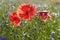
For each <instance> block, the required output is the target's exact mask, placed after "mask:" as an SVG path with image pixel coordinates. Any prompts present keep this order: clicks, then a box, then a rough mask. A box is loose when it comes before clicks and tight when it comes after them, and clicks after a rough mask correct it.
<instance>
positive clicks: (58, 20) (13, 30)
mask: <svg viewBox="0 0 60 40" xmlns="http://www.w3.org/2000/svg"><path fill="white" fill-rule="evenodd" d="M31 2H32V1H31ZM0 3H2V6H1V7H0V36H5V37H6V38H7V40H23V39H24V40H53V39H54V40H60V9H59V8H58V7H57V6H58V5H57V6H56V4H49V5H48V7H43V8H39V7H38V8H37V11H39V10H49V11H50V15H51V16H52V18H51V19H50V20H48V21H47V22H46V23H44V22H42V21H41V20H40V19H39V17H38V16H37V15H35V16H34V18H33V19H32V20H30V21H29V22H27V23H25V20H24V19H22V24H21V25H20V26H19V27H16V26H14V25H13V24H11V23H10V22H9V14H7V13H6V11H8V10H9V11H16V9H17V7H18V6H19V5H20V4H21V2H20V0H10V1H9V0H0ZM31 4H36V5H37V4H41V5H43V4H45V3H42V2H40V3H37V2H32V3H31ZM46 4H47V3H46ZM53 13H54V14H53ZM56 14H57V15H56ZM52 32H55V33H54V34H52Z"/></svg>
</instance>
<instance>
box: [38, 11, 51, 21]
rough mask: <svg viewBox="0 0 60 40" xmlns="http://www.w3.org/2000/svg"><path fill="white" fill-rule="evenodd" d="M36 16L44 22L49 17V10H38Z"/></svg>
mask: <svg viewBox="0 0 60 40" xmlns="http://www.w3.org/2000/svg"><path fill="white" fill-rule="evenodd" d="M38 16H39V18H40V19H41V20H42V21H44V22H46V21H47V19H50V18H51V16H50V15H49V12H44V11H43V12H38Z"/></svg>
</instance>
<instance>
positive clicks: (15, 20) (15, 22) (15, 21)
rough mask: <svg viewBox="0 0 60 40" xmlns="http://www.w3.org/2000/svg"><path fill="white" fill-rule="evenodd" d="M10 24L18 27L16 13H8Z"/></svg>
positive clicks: (18, 20)
mask: <svg viewBox="0 0 60 40" xmlns="http://www.w3.org/2000/svg"><path fill="white" fill-rule="evenodd" d="M10 22H11V23H13V24H14V25H16V26H19V25H20V24H21V20H20V18H19V17H18V16H17V14H16V12H11V13H10Z"/></svg>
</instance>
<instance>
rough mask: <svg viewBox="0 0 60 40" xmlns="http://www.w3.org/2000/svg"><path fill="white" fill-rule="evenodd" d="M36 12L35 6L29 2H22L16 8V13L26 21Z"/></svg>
mask: <svg viewBox="0 0 60 40" xmlns="http://www.w3.org/2000/svg"><path fill="white" fill-rule="evenodd" d="M35 12H36V8H35V6H33V5H30V4H22V5H20V6H19V7H18V9H17V14H18V16H19V17H21V18H24V19H26V21H28V20H31V19H32V18H33V17H34V15H35Z"/></svg>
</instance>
